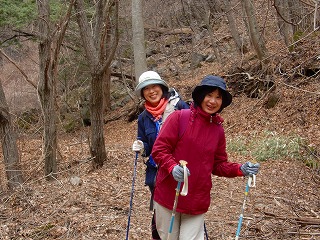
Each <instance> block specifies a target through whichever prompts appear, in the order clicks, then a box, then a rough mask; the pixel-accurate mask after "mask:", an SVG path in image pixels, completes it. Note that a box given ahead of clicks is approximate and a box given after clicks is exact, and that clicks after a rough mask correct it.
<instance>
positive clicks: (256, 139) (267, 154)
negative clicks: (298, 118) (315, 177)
mask: <svg viewBox="0 0 320 240" xmlns="http://www.w3.org/2000/svg"><path fill="white" fill-rule="evenodd" d="M227 150H228V151H229V152H235V153H238V154H240V155H243V156H250V157H251V158H253V159H255V160H257V161H258V162H263V161H267V160H277V159H292V160H299V161H303V162H304V163H305V164H306V165H307V166H309V167H311V168H313V169H320V156H319V153H318V152H317V150H316V149H315V148H313V147H311V146H310V145H308V143H307V141H306V140H305V139H303V138H301V137H300V136H297V135H288V136H285V135H280V134H278V133H276V132H268V131H265V132H262V134H254V135H253V136H250V138H246V137H244V136H237V137H234V138H230V139H229V140H228V142H227Z"/></svg>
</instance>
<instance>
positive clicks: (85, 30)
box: [75, 0, 119, 168]
mask: <svg viewBox="0 0 320 240" xmlns="http://www.w3.org/2000/svg"><path fill="white" fill-rule="evenodd" d="M84 6H85V5H84V2H83V0H76V4H75V9H76V11H77V21H78V25H79V28H80V34H81V38H82V44H83V47H84V50H85V53H86V57H87V59H88V64H89V67H90V73H91V78H92V79H91V98H90V99H91V101H90V105H91V108H90V111H91V112H90V113H91V146H90V151H91V156H92V158H93V162H92V166H93V168H99V167H101V166H103V162H104V161H105V160H106V158H107V154H106V149H105V142H104V133H103V126H104V121H103V113H104V109H105V108H104V103H105V101H104V95H106V94H104V91H108V92H110V84H104V81H109V82H110V75H109V74H108V72H110V69H109V68H110V64H111V61H112V59H113V57H114V54H115V52H116V48H117V44H118V40H119V33H118V7H119V2H118V1H117V0H115V1H99V2H98V3H97V4H96V14H94V15H95V19H94V20H93V21H92V22H93V23H94V28H93V29H91V27H90V24H91V21H90V22H89V21H88V19H87V16H86V11H85V7H84ZM112 13H113V14H114V15H113V18H112V15H111V14H112ZM111 20H114V25H112V24H111ZM89 23H90V24H89ZM111 29H112V30H113V34H111V32H110V31H111ZM107 77H109V78H108V79H106V78H107ZM104 86H107V87H109V89H104V88H103V87H104Z"/></svg>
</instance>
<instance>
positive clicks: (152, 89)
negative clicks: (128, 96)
mask: <svg viewBox="0 0 320 240" xmlns="http://www.w3.org/2000/svg"><path fill="white" fill-rule="evenodd" d="M142 93H143V96H144V98H145V99H146V101H148V102H149V103H150V104H151V105H152V106H154V107H155V106H157V105H158V104H159V102H160V100H161V98H162V95H163V92H162V89H161V87H160V85H159V84H152V85H148V86H146V87H144V88H143V89H142Z"/></svg>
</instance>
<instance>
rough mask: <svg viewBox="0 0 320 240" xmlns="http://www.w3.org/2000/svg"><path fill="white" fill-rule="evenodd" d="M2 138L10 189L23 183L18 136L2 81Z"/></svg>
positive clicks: (0, 107) (0, 127) (0, 129)
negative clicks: (13, 125) (14, 128)
mask: <svg viewBox="0 0 320 240" xmlns="http://www.w3.org/2000/svg"><path fill="white" fill-rule="evenodd" d="M0 138H1V144H2V151H3V158H4V166H5V171H6V178H7V181H8V187H9V189H13V188H14V187H15V186H19V185H20V184H22V183H23V176H22V171H21V166H20V158H19V152H18V147H17V137H16V133H15V131H14V130H13V127H12V123H11V117H10V114H9V107H8V105H7V101H6V99H5V95H4V92H3V88H2V84H1V81H0Z"/></svg>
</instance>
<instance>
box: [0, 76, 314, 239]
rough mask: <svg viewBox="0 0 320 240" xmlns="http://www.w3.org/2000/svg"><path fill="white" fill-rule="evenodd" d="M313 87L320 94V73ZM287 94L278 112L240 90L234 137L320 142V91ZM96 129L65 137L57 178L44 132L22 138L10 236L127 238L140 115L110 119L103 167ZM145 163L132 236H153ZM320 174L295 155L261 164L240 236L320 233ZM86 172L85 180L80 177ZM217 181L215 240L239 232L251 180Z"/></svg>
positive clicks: (1, 212) (7, 221)
mask: <svg viewBox="0 0 320 240" xmlns="http://www.w3.org/2000/svg"><path fill="white" fill-rule="evenodd" d="M304 87H305V89H306V90H308V89H309V90H311V89H313V90H315V89H317V91H319V85H318V80H315V81H313V82H310V83H308V84H307V85H305V86H304ZM280 92H281V94H282V97H281V101H279V103H278V104H277V105H276V107H274V108H272V109H268V110H267V109H265V108H264V107H263V105H262V104H261V99H260V100H259V99H253V98H247V97H246V96H238V97H235V98H234V101H233V103H232V105H231V106H230V107H228V108H226V109H225V110H224V111H223V112H222V116H223V117H224V119H225V122H224V127H225V130H226V136H227V139H230V138H231V139H237V137H239V136H241V137H243V138H245V139H250V138H255V137H256V136H260V134H262V135H263V132H265V131H270V132H272V133H273V134H286V133H288V134H289V133H290V134H297V135H299V136H301V137H302V138H305V139H307V140H308V141H309V145H310V146H319V139H320V133H319V132H320V131H319V122H320V121H319V120H320V119H319V113H318V111H319V96H317V95H311V94H309V93H307V92H302V93H300V94H298V95H297V94H296V92H295V91H294V90H292V89H286V88H282V89H280ZM306 100H307V101H306ZM310 101H313V102H314V104H310ZM306 105H308V108H306ZM297 109H303V111H302V113H301V112H299V111H297ZM301 118H303V119H304V121H303V122H302V120H301ZM88 131H89V129H88V128H83V129H81V130H80V131H78V132H76V133H74V134H67V135H60V136H59V156H60V159H59V163H58V164H59V174H58V178H57V179H56V180H55V181H51V182H47V181H46V180H45V179H44V178H43V177H41V176H43V163H42V161H41V160H40V158H39V156H40V155H41V136H40V135H38V136H37V135H35V136H30V135H25V136H23V137H21V138H20V139H19V148H20V149H21V153H22V159H23V162H22V165H23V169H24V173H25V183H24V184H23V185H22V186H21V188H19V189H17V190H16V191H14V192H9V191H5V190H3V191H2V192H1V195H0V203H1V204H0V239H3V240H6V239H26V240H28V239H33V240H35V239H70V240H71V239H74V240H76V239H125V237H126V229H127V223H128V212H129V209H130V199H131V194H132V189H133V188H132V181H133V171H134V160H135V154H134V153H133V152H132V151H131V144H132V142H133V141H134V139H135V136H136V131H137V122H136V120H135V121H133V122H128V121H126V120H125V119H120V120H116V121H112V122H109V123H108V124H106V125H105V139H106V146H107V152H108V160H107V161H106V162H105V164H104V165H103V167H102V168H101V169H98V170H92V165H91V160H90V154H89V151H88V141H87V137H88ZM262 135H261V136H262ZM143 160H144V159H142V158H140V157H139V159H138V163H137V168H136V177H135V182H134V195H133V201H132V211H131V218H130V231H129V236H130V237H129V239H151V235H150V233H151V231H150V222H151V221H150V220H151V212H150V211H149V210H148V207H149V197H150V194H149V190H148V188H147V187H146V186H144V169H145V167H144V164H143ZM229 160H230V161H237V162H242V163H243V162H245V161H247V160H252V156H250V155H249V156H246V155H240V154H239V153H236V152H229ZM318 166H319V165H318ZM319 176H320V175H319V168H313V167H309V166H307V165H306V164H305V163H304V162H303V161H301V160H294V159H292V158H290V157H289V156H288V157H282V158H281V159H273V160H267V161H263V162H261V171H260V173H259V174H258V175H257V179H256V187H254V188H251V189H250V192H249V195H248V199H247V202H246V208H245V211H244V219H243V224H242V229H241V237H240V239H320V188H319V185H320V177H319ZM77 178H78V180H80V181H79V182H77V181H74V180H76V179H77ZM212 181H213V188H212V191H211V197H212V199H211V206H210V209H209V211H208V212H207V213H206V215H205V223H206V229H207V233H208V239H217V240H227V239H228V240H229V239H234V237H235V233H236V229H237V224H238V218H239V214H240V212H241V207H242V204H243V200H244V190H245V185H246V181H247V179H245V178H232V179H227V178H218V177H215V176H213V177H212ZM2 183H3V180H2Z"/></svg>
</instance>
